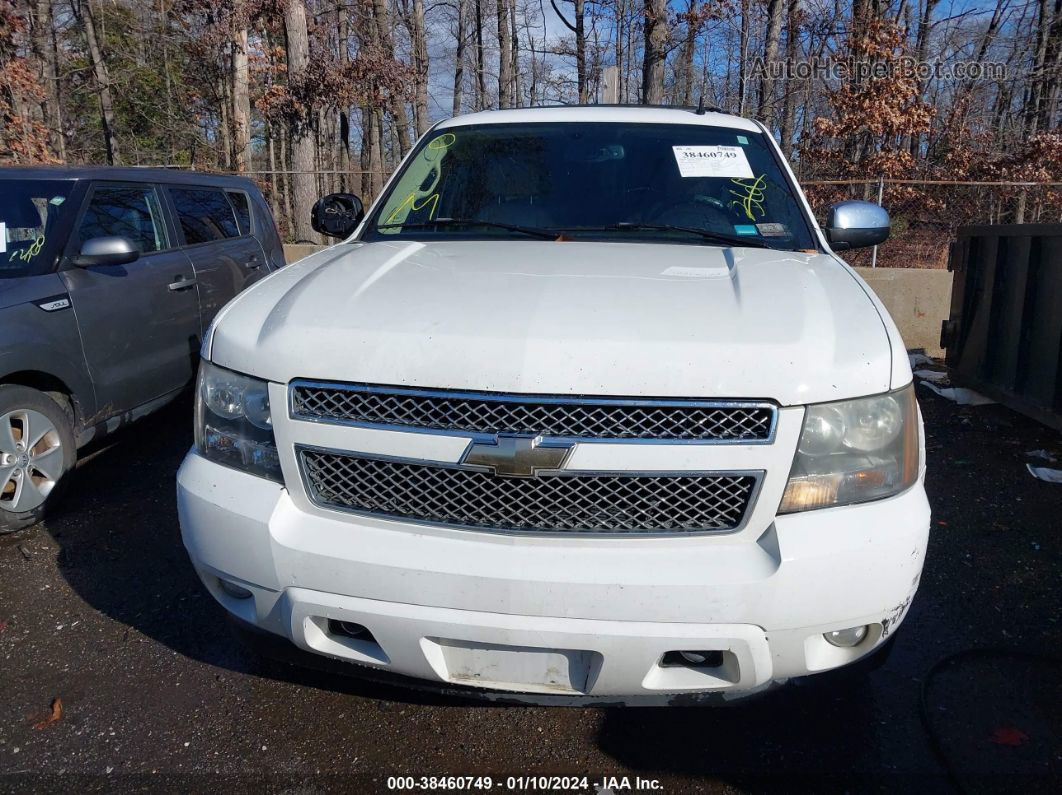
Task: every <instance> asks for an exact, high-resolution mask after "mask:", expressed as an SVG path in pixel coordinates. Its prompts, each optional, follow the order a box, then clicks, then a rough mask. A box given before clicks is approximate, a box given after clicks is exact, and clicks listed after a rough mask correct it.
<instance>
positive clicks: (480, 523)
mask: <svg viewBox="0 0 1062 795" xmlns="http://www.w3.org/2000/svg"><path fill="white" fill-rule="evenodd" d="M299 458H300V465H301V467H302V472H303V477H304V480H305V483H306V486H307V491H308V492H309V495H310V498H311V499H312V500H313V501H314V502H316V503H318V504H320V505H324V506H328V507H333V508H340V509H343V510H350V511H355V512H358V513H366V514H375V515H379V516H384V517H388V518H396V519H406V520H412V521H420V522H432V523H438V524H446V525H454V526H459V527H466V528H481V529H491V530H507V531H516V532H559V533H620V534H624V533H696V532H712V531H717V532H718V531H727V530H734V529H736V528H738V527H740V526H741V524H742V523H743V521H744V518H745V514H746V513H747V511H748V509H749V505H750V503H751V501H752V497H753V493H754V491H755V489H756V485H757V483H758V481H759V477H760V474H761V473H759V472H742V473H736V474H724V473H705V474H699V473H683V474H674V475H673V474H644V473H638V474H627V473H622V474H621V473H609V474H582V473H567V474H547V475H539V476H537V477H533V478H517V477H497V476H495V475H492V474H489V473H487V472H480V471H475V470H469V469H462V468H459V467H452V466H446V465H433V464H421V463H408V462H405V461H391V460H384V459H378V458H370V457H366V456H361V455H351V454H342V453H333V452H327V451H322V450H313V449H306V448H301V449H300V450H299Z"/></svg>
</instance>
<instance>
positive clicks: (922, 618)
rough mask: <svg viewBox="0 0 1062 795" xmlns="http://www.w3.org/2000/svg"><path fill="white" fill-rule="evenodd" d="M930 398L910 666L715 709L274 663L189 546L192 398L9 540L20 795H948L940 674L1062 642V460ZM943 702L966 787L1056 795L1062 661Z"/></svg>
mask: <svg viewBox="0 0 1062 795" xmlns="http://www.w3.org/2000/svg"><path fill="white" fill-rule="evenodd" d="M919 397H920V399H921V401H922V407H923V412H924V414H925V419H926V425H927V437H928V438H927V444H928V449H929V467H930V469H929V475H928V478H927V487H928V490H929V494H930V499H931V501H932V504H933V510H934V515H933V533H932V539H931V542H930V551H929V557H928V562H927V567H926V571H925V573H924V575H923V579H922V586H921V590H920V592H919V595H918V597H917V598H916V600H915V602H914V605H913V607H912V609H911V612H910V614H909V616H908V618H907V620H906V622H905V624H904V626H903V627H902V628H901V630H900V631H899V635H898V639H897V644H896V648H895V651H894V653H893V655H892V657H891V658H890V660H889V662H888V663H887V665H886V666H885V667H884V668H882V669H881V670H879V671H876V672H874V673H872V674H870V675H869V676H868V677H866V678H864V679H860V680H856V681H853V682H843V683H840V684H835V685H833V686H830V687H826V686H824V685H819V686H814V685H812V684H808V685H806V686H802V687H790V688H788V689H785V690H781V691H777V692H775V693H772V694H769V695H767V696H766V697H763V698H760V699H758V700H755V701H752V702H748V703H745V704H743V705H738V706H731V707H725V708H716V709H708V708H629V709H567V708H540V707H500V706H484V705H482V704H474V705H469V704H466V703H461V702H456V701H447V700H445V699H442V698H439V697H432V696H427V695H423V694H420V693H417V692H413V691H406V690H399V689H392V688H387V687H383V686H379V685H373V684H368V683H364V682H362V681H359V680H354V679H349V680H348V679H345V678H339V679H337V678H334V677H329V676H327V675H323V674H320V673H316V672H312V671H306V670H303V669H297V668H292V667H288V666H284V665H281V664H277V663H269V662H264V661H261V660H259V659H258V658H257V657H255V656H254V655H252V654H251V653H249V652H248V651H246V650H245V649H244V648H243V647H242V646H241V645H240V644H239V643H238V642H237V641H236V640H235V639H234V638H233V637H232V636H231V635H230V633H229V630H228V628H227V625H226V623H225V621H224V620H223V618H222V611H221V609H220V608H219V607H218V606H216V605H215V603H214V602H213V601H212V600H211V599H210V597H209V596H208V595H207V594H206V592H205V591H204V590H203V589H202V588H201V586H200V584H199V582H198V580H197V579H196V578H195V575H194V573H193V572H192V569H191V566H190V565H189V563H188V560H187V558H186V557H185V554H184V550H183V548H182V546H181V542H180V536H179V530H178V526H177V517H176V510H175V505H174V503H175V497H174V473H175V472H176V469H177V467H178V465H179V463H180V461H181V458H182V457H183V455H184V453H185V451H186V450H187V448H188V447H189V445H190V444H191V410H190V405H189V401H187V400H182V401H180V402H179V403H177V404H176V405H174V406H171V407H169V408H167V409H165V410H164V411H162V412H161V413H159V414H157V415H155V416H154V417H152V418H149V419H147V420H144V421H142V422H140V423H138V424H137V425H135V426H134V427H132V428H130V429H128V430H127V431H125V432H123V433H121V434H119V435H118V436H116V437H114V438H113V440H112V442H111V443H110V444H109V446H108V447H106V448H105V449H102V450H99V451H96V452H94V453H93V455H92V457H91V458H89V459H88V460H86V461H84V462H83V463H82V465H81V466H80V467H79V470H78V471H77V472H76V473H75V476H74V477H73V478H72V479H71V483H70V487H69V490H68V493H67V494H66V495H65V499H64V501H63V503H62V505H61V506H60V507H59V509H58V510H57V511H56V512H55V514H54V516H53V517H52V518H51V519H49V520H48V521H47V522H46V523H45V525H42V526H38V527H36V528H32V529H30V530H27V531H23V532H21V533H19V534H17V535H14V536H7V537H3V538H0V789H4V790H19V789H41V788H42V787H43V786H46V785H47V786H50V787H53V788H56V789H68V790H73V789H78V790H86V789H120V790H123V791H135V790H144V791H146V790H152V791H158V790H176V791H182V790H183V791H192V790H207V789H210V790H216V789H221V788H223V787H224V788H227V789H236V790H243V789H246V790H250V789H265V790H270V791H297V792H314V791H319V790H325V789H344V790H350V791H383V790H385V788H386V780H387V777H388V776H392V775H413V776H421V775H444V774H460V775H471V774H476V775H488V774H489V775H493V776H495V777H504V776H506V775H512V774H515V775H532V774H547V773H548V774H585V775H588V776H589V777H590V780H591V781H594V780H599V779H600V778H601V777H603V776H624V775H625V776H630V777H632V778H633V777H634V776H641V777H642V778H645V779H656V780H658V781H659V782H660V785H661V790H660V791H663V792H688V791H730V790H735V791H748V790H757V791H758V790H762V789H787V790H791V789H799V788H807V789H815V790H817V791H822V790H846V791H851V790H868V789H869V790H876V789H880V788H886V787H887V788H891V785H896V784H903V785H910V784H912V783H915V782H916V780H917V783H918V785H919V786H920V787H921V788H927V789H931V790H941V791H946V790H947V789H948V788H949V785H948V782H947V781H946V779H944V778H943V775H942V768H941V765H940V763H939V762H938V760H937V759H936V758H935V757H934V755H933V753H932V752H931V750H930V746H929V743H928V741H927V736H926V734H925V732H924V731H923V729H922V727H921V725H920V722H919V716H918V705H919V693H920V688H921V686H922V684H923V682H924V679H925V675H926V673H927V672H928V671H929V669H930V668H931V666H932V665H933V664H934V662H935V661H937V660H938V659H940V658H941V657H943V656H944V655H947V654H949V653H952V652H956V651H959V650H962V649H966V648H969V647H982V646H986V647H1003V648H1007V649H1016V650H1032V651H1037V652H1053V653H1058V650H1059V649H1062V642H1060V641H1062V627H1060V625H1059V604H1060V603H1062V599H1060V597H1062V554H1060V553H1062V532H1060V531H1062V518H1060V517H1062V485H1052V484H1047V483H1042V482H1040V481H1037V480H1035V479H1033V478H1032V477H1031V476H1030V475H1029V474H1028V473H1027V471H1026V469H1025V465H1024V464H1025V461H1026V460H1028V459H1027V458H1026V453H1027V452H1028V451H1032V450H1037V449H1045V448H1046V449H1048V450H1051V451H1053V452H1054V453H1055V454H1058V455H1059V458H1060V460H1062V439H1060V437H1059V434H1058V433H1056V432H1053V431H1050V430H1048V429H1046V428H1044V427H1042V426H1039V425H1036V424H1034V423H1032V422H1031V421H1028V420H1025V419H1024V418H1022V417H1020V416H1018V415H1016V414H1013V413H1011V412H1009V411H1008V410H1006V409H1004V408H1002V407H999V406H983V407H978V408H960V407H957V406H955V405H953V404H950V403H947V402H946V401H944V400H943V399H941V398H938V397H936V396H935V395H932V394H930V393H929V392H928V391H926V390H924V389H920V390H919ZM1040 463H1043V462H1040ZM55 699H61V702H62V710H61V714H58V715H57V714H56V712H53V710H52V704H53V702H54V700H55ZM928 704H929V713H930V715H931V718H932V720H933V723H934V725H935V726H936V729H937V731H938V733H939V737H940V742H941V744H942V746H943V748H944V751H945V753H946V754H947V756H948V758H950V759H951V760H953V763H954V765H955V766H956V768H957V769H958V772H959V776H960V778H961V780H962V782H963V783H964V785H966V786H967V787H969V788H970V789H976V790H986V789H988V790H1000V791H1003V790H1012V789H1016V788H1018V787H1021V788H1022V789H1025V790H1028V789H1033V790H1044V791H1047V790H1056V787H1057V786H1058V779H1059V778H1060V772H1062V717H1060V716H1062V709H1060V707H1062V675H1060V672H1059V669H1058V667H1057V665H1056V664H1051V663H1047V662H1040V661H1037V660H1034V659H1029V658H1018V657H1000V658H991V659H972V660H965V661H961V662H959V663H956V665H955V666H952V667H949V668H947V669H946V670H943V671H942V672H941V673H940V674H939V675H938V676H936V677H935V678H934V681H933V683H932V688H931V689H930V692H929V700H928ZM50 718H57V719H54V720H51V719H50ZM495 789H496V790H497V789H498V788H497V787H496V788H495ZM591 791H593V787H591Z"/></svg>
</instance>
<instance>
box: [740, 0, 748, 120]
mask: <svg viewBox="0 0 1062 795" xmlns="http://www.w3.org/2000/svg"><path fill="white" fill-rule="evenodd" d="M749 13H750V11H749V0H741V32H740V33H739V34H738V36H739V40H738V49H739V52H738V85H737V95H738V103H737V112H738V116H744V115H745V96H746V91H745V82H746V80H747V79H748V73H747V70H748V55H749Z"/></svg>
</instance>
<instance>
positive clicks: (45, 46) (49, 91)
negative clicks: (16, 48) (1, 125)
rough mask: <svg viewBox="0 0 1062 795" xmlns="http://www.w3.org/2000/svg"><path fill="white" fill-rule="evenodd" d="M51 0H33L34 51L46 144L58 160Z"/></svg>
mask: <svg viewBox="0 0 1062 795" xmlns="http://www.w3.org/2000/svg"><path fill="white" fill-rule="evenodd" d="M52 26H53V19H52V0H36V2H35V3H34V14H33V54H34V56H35V57H36V58H37V61H38V63H39V71H40V74H39V79H40V83H41V86H42V87H43V88H44V100H43V101H42V102H41V114H42V117H43V119H44V126H45V127H46V128H47V129H48V147H49V148H50V149H51V151H52V154H53V155H55V156H56V157H58V158H59V159H60V160H65V159H66V147H65V145H64V141H63V112H62V106H61V105H60V103H59V78H58V69H57V68H56V52H55V39H54V31H53V27H52Z"/></svg>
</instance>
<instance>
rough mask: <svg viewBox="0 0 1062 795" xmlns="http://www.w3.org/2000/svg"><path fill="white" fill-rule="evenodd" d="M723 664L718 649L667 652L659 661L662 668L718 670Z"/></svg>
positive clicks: (721, 655) (721, 654)
mask: <svg viewBox="0 0 1062 795" xmlns="http://www.w3.org/2000/svg"><path fill="white" fill-rule="evenodd" d="M722 664H723V652H722V650H720V649H710V650H707V651H692V650H691V651H669V652H667V653H665V654H664V656H663V657H662V658H661V660H660V665H661V666H662V667H664V668H718V667H720V666H721V665H722Z"/></svg>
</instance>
